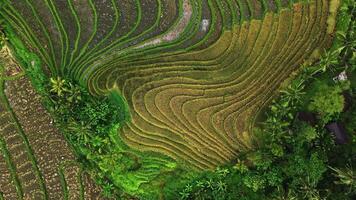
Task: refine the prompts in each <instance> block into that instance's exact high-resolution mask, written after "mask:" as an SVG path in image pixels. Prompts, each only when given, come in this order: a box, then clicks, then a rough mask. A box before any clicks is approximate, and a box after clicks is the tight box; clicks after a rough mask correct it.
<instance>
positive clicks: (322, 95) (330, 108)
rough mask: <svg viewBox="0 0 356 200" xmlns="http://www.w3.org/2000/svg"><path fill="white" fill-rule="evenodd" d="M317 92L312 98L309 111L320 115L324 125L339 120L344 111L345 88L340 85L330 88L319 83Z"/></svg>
mask: <svg viewBox="0 0 356 200" xmlns="http://www.w3.org/2000/svg"><path fill="white" fill-rule="evenodd" d="M315 85H316V87H317V88H316V91H315V94H314V95H313V96H312V98H311V103H310V104H309V107H308V108H309V110H310V111H312V112H316V113H318V114H319V115H320V117H321V119H322V121H323V123H324V124H326V123H328V122H329V121H331V120H333V119H334V120H335V119H337V118H338V116H339V115H340V113H341V112H342V110H343V109H344V96H343V95H342V92H343V88H341V86H339V85H334V86H328V85H327V84H326V83H324V82H321V81H317V82H316V84H315Z"/></svg>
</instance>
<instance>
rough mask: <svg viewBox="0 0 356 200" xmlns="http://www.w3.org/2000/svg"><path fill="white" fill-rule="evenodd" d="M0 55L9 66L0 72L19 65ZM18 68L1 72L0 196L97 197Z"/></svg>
mask: <svg viewBox="0 0 356 200" xmlns="http://www.w3.org/2000/svg"><path fill="white" fill-rule="evenodd" d="M5 48H6V47H5ZM1 55H2V56H3V54H1ZM7 58H9V57H7ZM0 60H1V62H2V63H4V65H2V66H1V67H2V68H4V67H5V68H7V69H8V70H4V69H2V70H1V71H2V72H6V71H16V70H17V69H20V68H19V66H16V65H17V63H15V62H9V59H4V57H2V58H1V59H0ZM11 67H12V68H13V67H15V69H16V70H13V69H12V70H9V69H10V68H11ZM19 74H21V73H17V74H16V75H13V76H7V75H6V73H0V149H1V151H0V199H56V200H58V199H99V198H100V196H99V194H100V190H99V188H98V187H97V186H95V185H94V184H93V183H92V180H91V179H90V178H89V177H88V175H86V174H84V173H82V169H81V167H80V165H79V164H78V163H76V161H75V157H74V154H73V152H72V150H71V148H70V147H69V145H68V144H67V142H66V140H65V139H64V137H63V136H62V134H61V133H60V132H59V131H58V129H57V128H56V127H55V126H54V124H53V123H52V119H51V117H50V115H49V114H48V113H47V111H46V110H45V109H44V107H43V106H42V104H41V97H40V96H39V95H38V94H37V93H36V92H35V91H34V89H33V87H32V85H31V83H30V81H29V80H28V79H27V78H26V77H24V76H22V75H19ZM88 194H91V195H90V196H88Z"/></svg>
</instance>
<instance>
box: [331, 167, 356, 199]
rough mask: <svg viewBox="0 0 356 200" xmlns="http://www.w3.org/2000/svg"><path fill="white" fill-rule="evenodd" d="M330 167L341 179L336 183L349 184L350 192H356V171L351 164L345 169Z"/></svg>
mask: <svg viewBox="0 0 356 200" xmlns="http://www.w3.org/2000/svg"><path fill="white" fill-rule="evenodd" d="M329 168H330V169H331V170H333V171H334V176H335V177H337V178H338V179H339V180H338V181H335V183H336V184H339V185H346V186H348V187H349V193H353V192H356V172H355V171H354V170H353V169H352V167H351V165H348V166H346V168H344V169H340V168H333V167H329Z"/></svg>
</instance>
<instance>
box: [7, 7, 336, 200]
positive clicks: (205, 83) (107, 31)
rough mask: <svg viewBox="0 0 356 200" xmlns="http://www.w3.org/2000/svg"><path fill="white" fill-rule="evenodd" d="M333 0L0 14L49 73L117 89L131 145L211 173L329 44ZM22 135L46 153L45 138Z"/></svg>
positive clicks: (245, 145) (123, 132) (244, 145)
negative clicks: (290, 81) (287, 84)
mask: <svg viewBox="0 0 356 200" xmlns="http://www.w3.org/2000/svg"><path fill="white" fill-rule="evenodd" d="M333 1H338V0H309V1H297V0H204V1H193V0H175V1H168V0H155V1H148V0H142V1H139V0H132V1H126V0H125V1H114V0H111V1H110V0H107V1H94V0H88V1H74V0H67V1H59V0H46V1H35V0H13V1H10V0H6V2H7V3H8V4H7V5H6V6H5V7H4V8H6V9H2V10H0V15H1V16H2V17H3V18H4V19H5V20H6V21H7V22H8V23H9V24H10V25H11V26H12V27H13V28H14V29H15V30H17V32H18V33H19V36H20V37H21V38H22V39H23V40H24V41H25V43H26V45H27V46H28V47H29V49H31V50H33V51H34V52H36V53H37V54H38V55H39V56H40V57H41V59H42V61H43V64H44V68H45V69H46V70H48V71H49V72H50V73H51V74H52V75H67V76H72V77H73V78H75V79H76V80H78V81H80V82H81V83H82V84H83V85H86V86H87V87H88V88H89V89H90V91H91V92H92V93H93V94H95V95H106V94H107V93H108V92H109V91H111V90H112V89H113V88H115V89H116V90H118V91H119V92H120V94H122V95H123V97H124V98H125V99H126V100H127V103H128V106H129V109H130V114H131V116H132V118H131V119H132V120H131V122H129V123H127V124H126V125H124V126H123V127H121V129H120V130H118V134H119V135H120V137H121V138H122V139H123V140H124V142H125V143H126V144H127V145H129V146H130V147H132V148H134V149H136V150H139V151H148V152H149V151H154V152H158V153H163V154H166V155H169V156H170V157H172V158H174V159H176V160H178V161H181V162H184V163H188V164H189V165H190V166H191V167H194V168H198V169H206V168H214V167H216V166H217V165H221V164H223V163H226V162H228V161H230V160H231V159H232V158H233V157H235V156H236V155H237V154H238V153H239V152H240V151H241V150H244V149H249V148H251V143H250V139H251V138H250V137H249V136H250V134H251V130H250V128H251V126H252V125H253V120H254V117H255V116H256V115H257V114H258V112H259V111H260V110H261V108H262V107H263V106H264V105H265V104H266V102H268V101H269V100H270V98H272V97H273V96H274V94H275V91H276V90H278V88H279V87H280V85H281V83H282V82H283V81H284V80H286V79H287V78H288V77H289V76H290V75H291V74H292V73H293V72H295V71H297V70H298V69H299V67H300V66H301V65H302V64H303V62H304V61H305V60H307V59H308V58H309V57H310V55H312V54H313V53H314V52H316V51H321V50H323V49H324V48H327V47H328V46H329V45H330V41H332V38H333V33H331V32H330V31H328V30H330V29H331V30H332V29H333V27H330V24H328V21H330V20H332V19H331V18H330V17H335V16H331V15H330V12H329V11H330V9H331V7H330V6H331V3H332V2H333ZM26 8H30V9H26ZM328 26H329V27H328ZM22 81H23V80H22ZM18 84H20V85H21V86H24V85H23V84H24V83H21V82H19V83H18ZM10 86H11V85H9V87H10ZM12 87H15V86H12ZM26 93H28V96H31V95H32V94H33V91H27V92H26ZM20 96H21V97H22V98H25V96H24V94H22V95H20ZM32 98H35V96H32ZM10 99H12V100H13V101H14V104H13V106H14V111H15V112H18V113H21V112H23V111H24V109H23V108H21V104H20V103H17V104H16V103H15V102H16V99H15V98H11V97H10ZM10 102H11V101H10ZM33 106H38V105H37V104H33ZM17 107H18V109H17ZM22 115H23V116H24V118H23V119H21V118H19V121H20V122H21V121H24V125H25V127H26V124H25V121H26V118H25V117H26V115H25V113H22V114H21V116H22ZM27 117H28V116H27ZM38 118H39V121H38V122H36V123H38V124H45V123H48V119H46V117H42V118H41V116H38ZM27 126H30V125H28V124H27ZM27 131H28V132H31V131H35V129H31V128H29V129H26V128H25V132H27ZM54 132H55V131H54ZM50 141H54V143H56V142H55V141H59V139H55V138H54V139H50ZM29 142H30V143H31V146H32V143H33V146H34V151H35V152H36V151H38V153H39V154H41V151H40V150H37V149H39V146H41V145H42V144H43V143H41V141H40V140H38V138H35V137H34V138H29ZM55 145H58V144H55ZM54 153H56V152H54ZM43 156H44V157H46V155H45V154H43ZM39 165H40V169H41V168H43V167H44V166H42V167H41V161H39ZM43 173H44V175H45V176H46V174H47V173H48V174H53V173H55V172H45V171H44V172H43ZM49 176H51V175H49ZM55 182H56V181H55ZM56 184H57V185H58V184H59V183H58V182H56ZM56 187H57V186H56ZM58 187H59V185H58ZM57 189H58V188H57ZM54 191H56V190H55V189H53V192H54ZM49 193H51V192H49Z"/></svg>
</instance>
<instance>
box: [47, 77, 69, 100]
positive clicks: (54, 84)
mask: <svg viewBox="0 0 356 200" xmlns="http://www.w3.org/2000/svg"><path fill="white" fill-rule="evenodd" d="M50 91H51V92H53V93H55V94H56V95H57V96H59V97H61V96H62V95H63V92H65V91H67V88H66V81H65V80H64V79H62V78H61V77H59V76H58V77H57V78H53V77H52V78H51V90H50Z"/></svg>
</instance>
